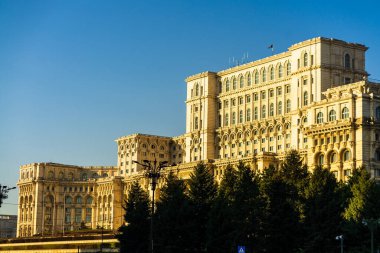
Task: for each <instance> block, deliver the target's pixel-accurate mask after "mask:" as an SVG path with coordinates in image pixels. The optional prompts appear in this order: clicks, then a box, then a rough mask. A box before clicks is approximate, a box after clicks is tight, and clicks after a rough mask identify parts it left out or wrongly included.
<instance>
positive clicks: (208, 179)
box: [188, 162, 217, 252]
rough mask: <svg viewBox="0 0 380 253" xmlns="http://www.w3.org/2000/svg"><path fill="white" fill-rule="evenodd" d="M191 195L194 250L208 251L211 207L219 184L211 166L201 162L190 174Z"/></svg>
mask: <svg viewBox="0 0 380 253" xmlns="http://www.w3.org/2000/svg"><path fill="white" fill-rule="evenodd" d="M188 184H189V197H190V203H191V211H192V213H193V222H192V224H193V231H192V232H193V233H192V237H191V240H192V241H193V245H194V251H195V252H202V251H206V231H207V221H208V219H209V214H210V210H211V207H212V205H213V203H214V201H215V197H216V193H217V186H216V184H215V181H214V177H213V174H212V171H211V167H210V166H206V165H205V164H204V163H202V162H200V163H198V164H197V166H196V167H195V169H194V172H193V173H191V175H190V180H189V181H188Z"/></svg>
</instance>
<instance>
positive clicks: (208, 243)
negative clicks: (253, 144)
mask: <svg viewBox="0 0 380 253" xmlns="http://www.w3.org/2000/svg"><path fill="white" fill-rule="evenodd" d="M212 171H213V167H211V166H209V165H206V164H204V163H199V164H198V165H197V166H196V167H195V168H194V171H193V173H192V174H191V176H190V179H189V180H188V181H186V183H185V182H184V181H183V180H180V179H178V178H177V177H176V176H174V175H173V174H172V173H170V174H169V175H168V176H167V178H166V184H165V186H164V187H163V188H162V189H161V192H160V193H161V194H160V198H159V201H158V202H157V209H156V213H155V216H154V217H155V231H154V232H155V233H154V234H155V237H154V238H155V250H156V251H157V252H169V253H170V252H212V253H214V252H215V253H216V252H231V253H232V252H236V249H237V246H238V245H244V246H246V250H247V252H248V253H252V252H258V253H259V252H266V253H272V252H273V253H275V252H276V253H277V252H305V253H320V252H321V253H322V252H323V253H329V252H337V251H338V250H339V241H337V240H335V237H336V236H337V235H340V234H343V236H344V238H345V239H344V245H345V252H368V249H369V248H370V240H369V238H370V230H369V228H368V227H367V226H364V225H363V224H362V220H363V219H378V218H380V212H379V210H380V186H379V185H377V184H376V183H375V181H374V180H373V179H371V178H370V175H369V174H368V172H367V171H366V170H365V169H357V170H356V169H355V170H353V173H352V176H351V178H350V180H349V181H348V182H347V183H343V182H339V183H338V182H336V179H335V177H334V175H333V174H332V173H331V172H330V171H329V170H327V169H324V168H319V167H318V168H315V170H314V171H313V173H309V172H308V170H307V168H306V167H305V166H303V165H302V161H301V157H300V155H299V154H298V153H297V152H296V151H290V152H289V153H287V155H286V157H285V160H284V163H283V165H282V166H280V167H279V168H276V167H274V166H270V167H269V168H267V169H265V170H264V171H263V172H262V173H260V174H257V173H255V172H253V171H252V170H251V169H250V168H249V167H248V166H246V165H244V164H243V163H239V164H238V166H236V167H232V166H230V165H229V166H227V168H225V170H224V173H223V178H222V180H221V182H220V185H219V188H218V187H217V185H216V183H215V181H214V176H213V173H212ZM125 209H126V211H127V213H126V215H125V219H126V221H127V222H128V225H127V226H122V227H121V228H120V229H119V230H120V232H121V233H120V235H119V236H118V238H119V240H120V243H121V252H147V251H148V248H149V247H148V238H149V221H150V220H149V219H150V213H149V201H148V196H147V194H146V193H145V192H144V191H143V190H142V189H141V187H140V186H139V185H138V184H134V185H133V186H132V189H131V191H130V193H129V198H128V201H127V202H126V206H125ZM374 235H375V245H377V246H375V249H376V248H377V247H379V246H380V233H379V232H378V231H377V230H376V229H375V230H374ZM376 242H377V244H376Z"/></svg>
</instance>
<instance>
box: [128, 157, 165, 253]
mask: <svg viewBox="0 0 380 253" xmlns="http://www.w3.org/2000/svg"><path fill="white" fill-rule="evenodd" d="M132 162H133V163H136V164H139V165H141V166H142V167H144V170H145V174H144V176H145V177H146V178H149V179H150V186H151V190H152V211H151V215H152V216H151V218H150V243H151V245H150V246H151V248H150V249H151V252H152V253H154V243H153V217H154V191H155V190H156V186H157V181H158V179H159V178H160V176H161V170H162V169H163V168H165V167H166V164H167V163H168V162H167V161H162V162H157V160H156V159H154V161H153V162H152V161H149V160H143V161H142V163H141V162H138V161H132Z"/></svg>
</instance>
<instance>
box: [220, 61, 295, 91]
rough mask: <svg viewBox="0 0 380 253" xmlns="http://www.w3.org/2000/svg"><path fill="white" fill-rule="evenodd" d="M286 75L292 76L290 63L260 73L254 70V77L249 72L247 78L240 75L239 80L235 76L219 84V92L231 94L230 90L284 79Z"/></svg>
mask: <svg viewBox="0 0 380 253" xmlns="http://www.w3.org/2000/svg"><path fill="white" fill-rule="evenodd" d="M267 73H268V74H267ZM284 73H285V74H286V76H289V75H290V74H291V64H290V62H287V63H286V64H285V65H282V64H279V65H278V66H277V67H276V68H275V67H274V66H272V65H271V66H269V67H268V68H265V67H263V68H261V69H260V71H257V70H254V71H253V74H252V75H251V73H250V72H248V73H247V74H246V75H245V76H243V75H240V76H239V77H237V78H236V77H234V76H233V77H230V78H228V77H227V78H225V79H224V80H223V82H220V83H219V92H223V91H224V92H229V91H230V90H236V89H237V88H238V87H239V88H244V87H245V86H251V85H252V84H259V83H261V82H267V80H270V81H272V80H274V79H275V78H282V77H284ZM267 75H268V76H267Z"/></svg>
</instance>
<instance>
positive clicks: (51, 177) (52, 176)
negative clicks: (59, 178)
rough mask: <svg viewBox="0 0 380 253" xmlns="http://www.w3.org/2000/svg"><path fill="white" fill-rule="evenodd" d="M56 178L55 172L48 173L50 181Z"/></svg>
mask: <svg viewBox="0 0 380 253" xmlns="http://www.w3.org/2000/svg"><path fill="white" fill-rule="evenodd" d="M53 178H54V172H53V171H49V172H48V179H53Z"/></svg>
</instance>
